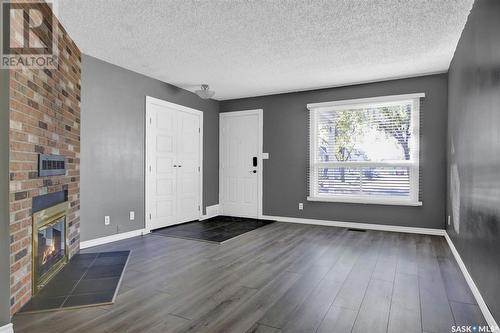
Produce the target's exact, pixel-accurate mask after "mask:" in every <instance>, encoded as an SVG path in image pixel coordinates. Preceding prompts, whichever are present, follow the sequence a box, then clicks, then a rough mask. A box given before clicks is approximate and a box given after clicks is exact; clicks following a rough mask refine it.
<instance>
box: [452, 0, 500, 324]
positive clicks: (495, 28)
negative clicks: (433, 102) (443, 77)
mask: <svg viewBox="0 0 500 333" xmlns="http://www.w3.org/2000/svg"><path fill="white" fill-rule="evenodd" d="M499 32H500V1H498V0H477V1H476V3H475V4H474V7H473V9H472V12H471V14H470V15H469V18H468V21H467V24H466V26H465V29H464V31H463V33H462V37H461V38H460V41H459V43H458V47H457V50H456V51H455V56H454V58H453V61H452V63H451V67H450V72H449V122H448V126H449V127H448V131H449V137H448V140H449V142H448V147H449V155H448V168H449V171H448V174H449V176H450V186H449V191H448V214H449V215H450V216H451V225H449V226H448V233H449V235H450V237H451V239H452V240H453V243H454V244H455V246H456V248H457V250H458V252H459V253H460V256H461V257H462V259H463V261H464V262H465V265H466V266H467V269H468V271H469V272H470V274H471V275H472V278H473V279H474V281H475V283H476V284H477V286H478V288H479V290H480V291H481V294H482V295H483V297H484V299H485V301H486V303H487V304H488V306H489V308H490V310H491V312H492V313H493V316H494V317H495V318H496V320H497V321H499V320H500V288H499V277H500V257H499V253H500V38H499Z"/></svg>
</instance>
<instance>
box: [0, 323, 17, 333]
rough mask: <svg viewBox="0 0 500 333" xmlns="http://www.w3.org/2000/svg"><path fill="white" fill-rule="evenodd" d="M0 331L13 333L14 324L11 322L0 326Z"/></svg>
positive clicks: (0, 332)
mask: <svg viewBox="0 0 500 333" xmlns="http://www.w3.org/2000/svg"><path fill="white" fill-rule="evenodd" d="M0 333H14V326H12V323H11V324H7V325H4V326H2V327H0Z"/></svg>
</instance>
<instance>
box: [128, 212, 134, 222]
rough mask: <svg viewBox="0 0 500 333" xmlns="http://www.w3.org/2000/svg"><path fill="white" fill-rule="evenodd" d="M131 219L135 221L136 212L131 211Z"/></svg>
mask: <svg viewBox="0 0 500 333" xmlns="http://www.w3.org/2000/svg"><path fill="white" fill-rule="evenodd" d="M129 218H130V221H133V220H135V212H134V211H133V210H131V211H130V213H129Z"/></svg>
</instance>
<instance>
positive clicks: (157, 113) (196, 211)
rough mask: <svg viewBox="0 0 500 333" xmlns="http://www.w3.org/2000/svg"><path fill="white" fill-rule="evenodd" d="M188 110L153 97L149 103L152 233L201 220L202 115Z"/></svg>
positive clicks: (149, 216)
mask: <svg viewBox="0 0 500 333" xmlns="http://www.w3.org/2000/svg"><path fill="white" fill-rule="evenodd" d="M185 109H186V108H184V107H182V106H177V105H175V104H171V103H168V102H165V101H161V100H157V99H154V98H150V97H148V98H147V101H146V121H147V135H146V136H147V147H146V150H147V165H146V169H147V170H146V172H147V177H146V220H147V223H146V225H147V227H149V229H157V228H162V227H166V226H169V225H173V224H177V223H182V222H187V221H192V220H196V219H198V218H199V216H200V208H201V122H202V113H201V112H200V111H196V110H193V111H190V110H185Z"/></svg>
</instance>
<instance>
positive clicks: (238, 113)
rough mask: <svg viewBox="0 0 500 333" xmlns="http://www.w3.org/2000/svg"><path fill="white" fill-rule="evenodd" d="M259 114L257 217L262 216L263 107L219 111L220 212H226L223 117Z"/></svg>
mask: <svg viewBox="0 0 500 333" xmlns="http://www.w3.org/2000/svg"><path fill="white" fill-rule="evenodd" d="M255 114H256V115H258V118H259V129H258V130H259V133H258V136H259V151H258V156H257V158H258V163H257V188H258V189H257V201H258V209H257V217H258V218H259V219H260V218H262V216H263V214H262V186H263V178H264V177H263V170H264V168H263V163H262V162H263V160H264V159H263V151H264V115H263V110H262V109H253V110H243V111H230V112H222V113H219V204H220V207H222V209H221V210H222V211H221V212H219V214H221V215H222V214H224V203H223V202H222V179H223V177H222V168H221V165H222V158H223V156H222V152H223V150H222V149H223V144H222V142H223V140H224V138H223V131H222V119H224V118H227V117H238V116H247V115H255Z"/></svg>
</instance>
